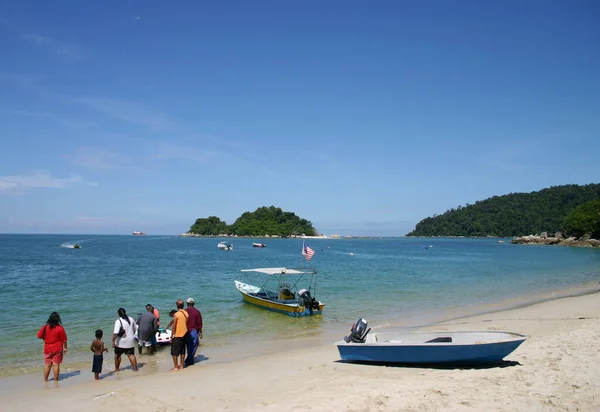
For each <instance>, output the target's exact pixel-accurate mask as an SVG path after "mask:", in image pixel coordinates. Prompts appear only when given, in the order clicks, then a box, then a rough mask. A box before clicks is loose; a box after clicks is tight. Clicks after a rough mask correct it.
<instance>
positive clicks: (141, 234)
mask: <svg viewBox="0 0 600 412" xmlns="http://www.w3.org/2000/svg"><path fill="white" fill-rule="evenodd" d="M146 235H147V233H145V232H140V231H137V230H136V231H135V232H133V236H146Z"/></svg>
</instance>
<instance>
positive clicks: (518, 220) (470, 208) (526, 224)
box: [407, 184, 600, 237]
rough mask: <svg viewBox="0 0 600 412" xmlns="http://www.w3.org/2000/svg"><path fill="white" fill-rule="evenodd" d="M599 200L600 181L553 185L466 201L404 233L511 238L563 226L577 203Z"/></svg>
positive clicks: (550, 230)
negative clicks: (533, 190) (537, 189)
mask: <svg viewBox="0 0 600 412" xmlns="http://www.w3.org/2000/svg"><path fill="white" fill-rule="evenodd" d="M596 199H600V184H589V185H564V186H553V187H550V188H548V189H543V190H540V191H537V192H531V193H511V194H508V195H503V196H494V197H491V198H489V199H485V200H481V201H477V202H475V204H474V205H469V204H467V205H466V206H464V207H461V206H459V207H458V208H456V209H451V210H448V211H446V212H445V213H444V214H442V215H439V216H438V215H434V216H433V217H428V218H426V219H423V220H421V221H420V222H419V223H418V224H417V225H416V227H415V230H413V231H412V232H410V233H408V234H407V236H498V237H512V236H522V235H528V234H536V233H542V232H549V233H554V232H556V231H558V230H562V229H563V227H562V226H563V222H564V220H565V218H566V217H567V215H568V214H569V213H570V212H571V211H572V210H573V209H574V208H575V207H577V206H579V205H581V204H583V203H586V202H589V201H591V200H596Z"/></svg>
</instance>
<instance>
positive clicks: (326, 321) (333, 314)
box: [0, 235, 600, 376]
mask: <svg viewBox="0 0 600 412" xmlns="http://www.w3.org/2000/svg"><path fill="white" fill-rule="evenodd" d="M219 240H222V239H217V238H180V237H154V236H145V237H133V236H73V235H71V236H69V235H66V236H65V235H0V306H1V307H2V308H3V310H4V311H5V313H12V314H11V315H10V316H7V317H6V318H5V322H4V333H5V336H10V339H3V340H0V370H1V371H2V372H0V374H1V375H3V376H7V375H14V374H21V373H27V372H29V371H32V370H39V368H40V365H41V363H42V360H41V359H42V358H41V353H42V346H43V345H42V343H41V342H40V341H39V340H38V339H36V337H35V335H36V333H37V330H38V329H39V328H40V327H41V326H42V325H43V323H44V322H45V321H46V320H47V318H48V315H49V314H50V312H52V311H57V312H59V313H60V315H61V317H62V320H63V324H64V326H65V329H66V331H67V334H68V337H69V353H68V356H67V357H66V358H65V367H79V366H80V365H87V364H88V363H89V362H90V359H91V358H90V352H89V344H90V343H91V341H92V340H93V339H94V331H95V330H96V329H97V328H101V329H103V330H104V331H105V339H104V340H105V342H110V336H111V333H112V332H111V327H112V324H113V322H114V319H116V316H117V315H116V311H117V309H118V308H119V307H124V308H126V309H127V311H128V314H129V315H131V316H134V317H135V316H136V315H137V313H140V312H141V311H142V310H144V306H145V305H146V303H151V304H153V305H154V306H155V307H157V308H158V309H159V310H160V312H161V320H162V323H163V325H165V324H166V323H167V322H168V320H169V318H168V316H167V314H168V312H169V310H170V309H172V308H174V302H175V300H176V299H177V298H182V299H185V298H187V297H188V296H192V297H194V299H195V300H196V307H197V308H198V309H200V310H201V312H202V315H203V318H204V339H203V345H204V346H203V348H210V349H211V350H212V352H213V353H214V354H217V355H216V356H217V357H219V356H222V357H223V358H224V359H226V358H231V357H235V356H240V354H239V350H238V349H239V343H240V342H244V343H245V345H244V346H245V347H246V348H247V349H246V353H247V354H251V353H252V352H253V351H259V350H261V349H260V348H262V347H268V345H269V344H271V343H272V342H273V341H291V340H294V341H298V340H302V339H306V340H311V339H312V340H315V341H320V340H322V339H325V338H327V339H329V338H330V336H332V335H331V333H332V332H331V331H338V330H345V329H347V328H349V327H350V325H351V324H352V322H353V321H354V320H356V318H358V317H367V318H368V319H369V320H370V321H371V324H375V323H377V324H380V325H401V326H414V325H417V324H422V323H423V322H427V321H428V320H431V319H434V318H436V317H440V316H441V315H442V314H444V313H450V311H451V310H452V309H453V308H460V307H465V306H475V305H485V304H489V303H493V302H497V301H500V300H504V299H508V298H513V297H518V296H523V295H529V294H532V293H535V292H542V291H546V290H552V289H558V288H564V287H568V286H572V285H579V284H583V283H586V282H592V281H596V282H597V280H598V279H599V278H600V250H597V249H583V248H562V247H543V246H519V245H510V244H508V243H498V240H497V239H405V238H383V239H314V240H313V239H311V240H309V241H307V244H308V245H310V246H311V247H312V248H313V249H314V250H315V251H316V253H315V256H314V257H313V261H312V265H311V266H313V267H315V268H317V269H318V271H319V283H318V289H317V291H316V297H317V298H318V299H319V300H321V301H323V302H325V304H326V306H325V310H324V314H323V315H322V316H314V317H305V318H297V319H296V318H291V317H289V316H286V315H282V314H278V313H272V312H268V311H265V310H262V309H260V308H256V307H254V306H251V305H248V304H244V303H243V302H242V301H241V297H240V295H239V292H238V291H237V290H236V289H235V287H234V285H233V280H234V279H239V280H242V281H247V282H248V283H254V284H256V283H257V281H259V280H260V277H257V276H256V275H251V274H242V273H240V269H245V268H254V267H271V266H277V267H280V266H287V267H298V266H299V265H300V264H301V263H303V260H302V257H301V255H300V251H301V246H302V241H301V240H297V239H263V240H260V242H263V243H266V244H267V247H266V248H253V247H252V242H253V241H255V242H256V241H257V240H255V239H233V240H231V241H232V243H233V244H234V249H233V250H232V251H228V252H226V251H222V250H219V249H217V243H218V242H219ZM77 242H78V243H79V244H80V245H81V248H80V249H73V248H71V247H68V245H72V244H74V243H77ZM65 246H67V247H65ZM304 263H306V262H305V261H304ZM233 348H236V349H235V350H233ZM213 357H214V356H213ZM107 358H109V356H107ZM106 362H107V361H106V359H105V363H106ZM85 367H86V368H87V366H85Z"/></svg>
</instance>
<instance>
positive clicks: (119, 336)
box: [112, 308, 138, 372]
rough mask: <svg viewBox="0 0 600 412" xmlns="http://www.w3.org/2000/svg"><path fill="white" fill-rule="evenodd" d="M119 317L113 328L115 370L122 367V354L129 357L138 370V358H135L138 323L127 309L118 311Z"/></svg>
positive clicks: (134, 368)
mask: <svg viewBox="0 0 600 412" xmlns="http://www.w3.org/2000/svg"><path fill="white" fill-rule="evenodd" d="M117 313H118V314H119V318H118V319H117V320H116V321H115V326H114V328H113V338H112V347H113V348H115V372H119V368H120V367H121V355H122V354H125V355H127V357H128V358H129V363H131V367H132V368H133V370H134V372H137V370H138V367H137V359H136V358H135V332H136V330H137V325H136V323H135V321H134V320H133V318H131V317H130V316H127V313H126V312H125V309H123V308H119V310H118V311H117Z"/></svg>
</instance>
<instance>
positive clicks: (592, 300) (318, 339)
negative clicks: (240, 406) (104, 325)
mask: <svg viewBox="0 0 600 412" xmlns="http://www.w3.org/2000/svg"><path fill="white" fill-rule="evenodd" d="M599 295H600V284H599V283H590V284H586V285H578V286H574V287H571V288H565V289H559V290H555V291H550V292H542V293H538V294H534V295H527V296H522V297H519V298H516V299H507V300H504V301H502V302H496V303H494V304H486V305H479V306H471V307H465V308H457V309H456V310H449V311H448V312H446V313H445V315H444V319H443V320H442V319H438V321H435V322H426V323H422V324H421V325H413V326H410V327H411V328H416V329H424V330H432V329H438V330H448V328H450V329H452V328H453V327H454V328H455V327H456V326H460V327H461V328H464V327H467V329H470V328H471V327H479V329H481V326H483V327H484V329H490V328H491V329H494V330H496V329H502V328H506V327H507V326H510V328H509V329H510V330H509V331H511V332H518V333H524V334H526V335H528V336H529V337H530V338H535V337H536V336H537V335H543V336H551V332H552V331H553V330H555V329H556V327H555V326H552V327H550V328H549V329H548V330H546V329H544V331H543V333H542V332H540V331H538V330H537V328H538V327H539V326H540V325H539V324H540V323H544V318H546V317H548V316H549V315H552V314H555V313H556V314H557V315H560V316H556V317H555V318H549V319H548V322H554V321H558V320H557V319H562V320H561V321H564V320H565V319H566V320H569V319H568V318H569V317H568V316H565V315H566V314H567V313H566V312H577V313H578V314H580V315H581V316H580V317H582V318H583V319H581V320H584V321H587V320H590V321H593V323H594V324H595V325H596V331H598V330H600V328H598V326H600V320H599V319H600V318H599V316H600V299H598V297H599ZM565 302H567V303H565ZM596 302H598V303H596ZM590 307H592V309H593V310H590ZM540 308H541V309H540ZM556 308H559V309H556ZM560 308H563V309H560ZM579 309H581V310H579ZM561 310H562V311H563V312H565V313H560V312H561ZM578 310H579V312H578ZM465 313H467V315H466V316H464V314H465ZM531 314H534V315H535V316H531ZM526 318H527V322H525V324H523V325H522V327H521V326H520V324H519V320H520V321H524V320H525V319H526ZM573 320H577V319H575V318H573V319H570V320H569V321H573ZM350 326H351V325H340V326H339V328H335V330H328V331H325V332H323V333H321V334H319V335H318V336H315V337H310V338H303V339H299V340H291V341H290V340H280V341H273V342H267V343H266V344H265V343H264V342H254V343H251V344H250V345H247V344H245V343H244V342H240V343H239V344H236V345H232V346H231V347H229V346H228V347H223V348H217V349H214V348H211V349H210V350H207V351H204V350H203V348H202V347H200V348H199V351H198V353H199V354H201V356H200V359H199V360H200V362H199V363H197V365H195V366H193V367H190V368H186V369H185V370H184V371H180V372H177V373H169V372H167V370H168V369H169V368H170V367H171V366H172V364H171V359H170V356H168V350H169V348H168V347H167V348H165V349H166V350H163V351H161V353H159V354H158V355H156V356H151V355H142V356H139V355H137V354H136V356H137V357H138V362H140V364H141V365H142V367H141V368H140V372H138V373H134V372H132V371H131V370H130V368H129V366H128V365H129V363H128V361H127V360H126V359H123V365H125V366H126V367H125V368H124V369H123V370H122V371H121V373H119V374H118V375H111V374H108V376H107V377H106V378H105V379H103V380H102V381H100V382H94V380H93V375H92V373H91V371H90V370H89V369H90V367H91V365H86V366H85V367H82V368H80V370H67V369H62V370H61V376H63V377H64V378H65V379H61V380H60V381H59V382H58V386H59V387H60V389H59V390H58V391H53V390H49V389H55V388H54V386H55V383H54V382H48V383H43V382H41V368H40V371H39V373H31V374H27V375H18V376H11V377H6V378H1V379H0V393H2V395H3V398H4V397H6V396H8V398H9V401H8V402H9V403H8V404H9V405H13V406H15V408H11V409H12V410H17V409H25V408H27V409H29V410H30V411H33V410H35V409H32V407H35V405H31V404H28V402H27V400H26V399H27V398H29V397H28V396H23V395H24V394H26V393H33V394H36V395H35V396H33V397H31V399H33V398H35V397H37V396H40V394H43V396H51V397H55V396H56V395H51V394H50V393H61V395H60V396H61V397H62V396H63V394H65V393H66V394H67V395H66V396H68V397H73V398H74V397H78V395H77V394H78V393H79V392H80V391H83V392H84V393H87V395H90V393H89V392H90V391H92V392H94V393H95V395H94V396H97V395H98V394H99V393H100V392H103V391H108V392H107V393H110V392H114V393H120V392H123V390H122V387H123V386H124V387H125V388H128V389H127V390H132V391H134V392H135V391H138V390H141V389H138V388H139V385H146V384H147V385H149V386H159V387H161V388H163V386H164V381H172V380H175V381H177V382H179V381H180V379H179V378H180V377H183V376H185V377H187V378H190V377H198V378H202V379H204V380H206V379H208V380H210V379H211V378H210V374H207V373H206V372H207V371H217V372H218V373H225V371H230V372H232V373H234V374H242V375H243V374H244V373H247V371H245V369H244V368H245V366H244V365H255V366H256V365H260V364H264V363H269V362H270V360H272V359H275V360H276V361H277V362H283V363H285V364H286V365H288V361H287V360H286V359H287V358H289V357H292V358H293V357H296V356H298V357H299V358H300V364H299V365H296V366H295V368H298V367H302V365H301V364H302V362H308V363H309V364H311V363H313V362H314V360H313V356H314V352H316V353H318V354H319V355H318V356H317V358H316V359H317V360H319V361H320V362H323V361H325V360H326V363H325V364H324V365H325V366H323V365H321V367H324V368H325V369H327V371H328V373H329V374H331V373H333V372H332V369H333V370H335V369H336V368H340V369H342V368H346V367H348V368H351V369H356V368H358V369H360V367H359V366H357V365H350V364H348V365H346V364H341V365H338V363H339V356H337V350H336V349H335V347H334V345H333V342H335V341H339V340H341V339H342V338H343V336H344V334H347V332H348V330H349V328H350ZM369 326H371V327H373V331H384V330H387V329H398V325H391V324H377V323H375V322H372V323H371V324H370V325H369ZM512 326H514V327H512ZM476 329H477V328H476ZM597 333H598V332H597ZM592 343H593V342H589V344H592ZM524 345H527V341H526V342H525V344H524ZM240 349H244V350H242V351H241V352H240V351H239V350H240ZM519 350H520V349H518V350H517V352H518V351H519ZM517 352H515V353H517ZM111 355H112V354H111V353H110V352H109V354H108V355H107V356H105V368H104V373H103V374H102V376H105V375H107V372H109V371H110V370H112V356H111ZM509 358H510V359H513V358H515V354H514V353H513V354H511V355H509ZM107 359H108V362H107ZM40 361H41V359H40ZM362 367H364V365H363V366H362ZM267 369H271V368H267ZM284 369H285V368H284ZM284 369H282V370H281V371H279V372H277V371H271V372H272V373H275V374H277V373H279V379H280V380H281V378H282V377H283V376H287V373H285V372H283V370H284ZM309 369H310V368H309ZM387 369H389V368H386V370H387ZM391 369H394V370H395V369H398V370H402V371H404V372H403V373H409V372H410V371H412V372H413V373H416V374H418V371H419V369H415V368H391ZM252 370H255V371H256V369H252ZM258 370H260V368H258ZM277 370H278V369H277ZM305 372H306V371H305ZM175 375H177V376H175ZM333 375H335V373H334V374H333ZM330 378H332V379H335V376H332V377H330ZM249 379H250V380H252V379H254V378H253V377H249ZM138 382H139V383H138ZM207 384H209V385H210V384H211V383H210V382H207ZM252 385H254V384H251V386H252ZM227 388H228V386H227V384H225V383H222V384H221V386H218V389H219V390H221V391H224V392H229V389H227ZM109 389H110V390H109ZM113 397H114V395H107V398H113ZM19 399H21V400H20V401H19ZM81 401H82V402H89V401H90V400H89V399H87V400H84V399H81ZM112 401H114V399H109V400H107V401H106V402H112ZM15 402H16V403H15ZM120 402H122V400H121V401H120ZM214 402H217V403H216V404H215V406H217V405H220V406H219V407H221V408H223V407H224V405H222V404H220V403H219V402H218V401H214ZM25 405H27V406H25ZM89 406H93V405H92V404H90V405H89ZM230 406H233V405H230ZM279 406H280V407H284V404H283V403H279ZM63 408H66V409H65V410H70V409H69V408H72V409H73V410H75V409H77V408H74V407H73V405H70V404H69V405H67V404H65V405H64V406H63V407H62V408H61V409H63ZM142 409H144V408H142V407H141V404H138V406H136V408H131V409H130V410H132V411H133V410H142ZM98 410H99V409H98ZM183 410H188V409H183ZM189 410H194V409H193V408H192V409H189ZM234 410H237V409H235V408H234ZM382 410H383V409H382Z"/></svg>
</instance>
